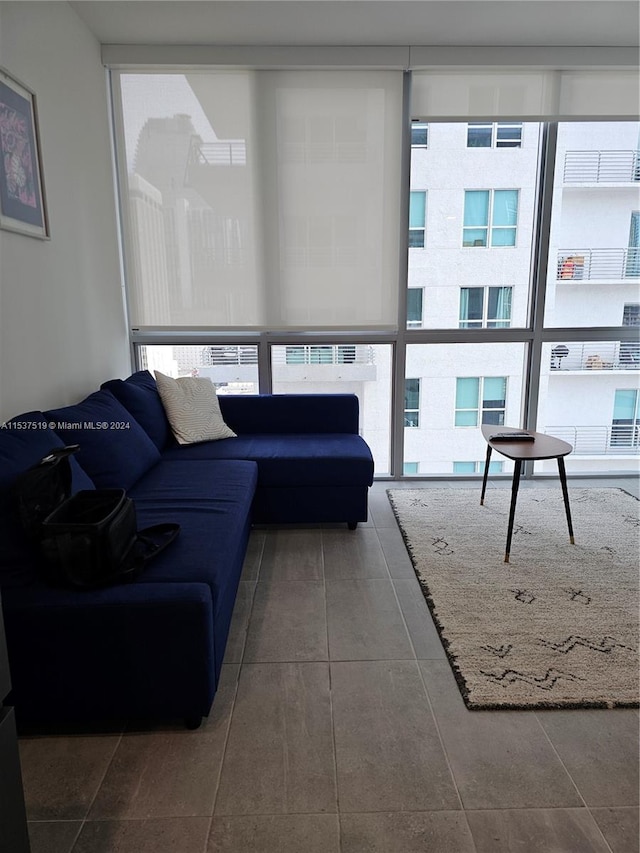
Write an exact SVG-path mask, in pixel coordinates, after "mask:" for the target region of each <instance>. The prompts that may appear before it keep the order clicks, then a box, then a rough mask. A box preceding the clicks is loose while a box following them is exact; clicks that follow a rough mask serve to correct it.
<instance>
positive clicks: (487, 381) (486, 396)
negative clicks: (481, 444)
mask: <svg viewBox="0 0 640 853" xmlns="http://www.w3.org/2000/svg"><path fill="white" fill-rule="evenodd" d="M506 398H507V379H506V377H505V376H465V377H458V378H457V379H456V411H455V425H456V426H457V427H477V426H478V425H479V424H481V423H482V424H496V425H498V426H503V425H504V415H505V407H506Z"/></svg>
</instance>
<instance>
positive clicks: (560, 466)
mask: <svg viewBox="0 0 640 853" xmlns="http://www.w3.org/2000/svg"><path fill="white" fill-rule="evenodd" d="M558 473H559V474H560V485H561V486H562V497H563V498H564V509H565V512H566V513H567V524H568V526H569V542H571V544H572V545H575V544H576V543H575V539H574V538H573V524H572V523H571V509H570V508H569V492H568V491H567V472H566V470H565V467H564V457H562V456H558Z"/></svg>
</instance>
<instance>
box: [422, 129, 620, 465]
mask: <svg viewBox="0 0 640 853" xmlns="http://www.w3.org/2000/svg"><path fill="white" fill-rule="evenodd" d="M476 124H482V125H484V126H485V127H486V128H491V127H492V123H491V122H490V121H486V122H477V123H476ZM541 127H542V125H541V124H538V123H536V122H526V123H525V124H524V125H523V134H522V147H521V148H517V149H513V150H508V149H507V150H500V151H498V150H496V148H490V147H487V148H483V149H482V150H478V149H472V148H468V147H467V130H468V127H467V123H466V122H430V123H429V148H417V147H416V148H412V149H411V189H412V190H414V191H416V192H419V191H425V190H426V191H427V193H428V199H427V202H428V203H427V206H426V220H425V229H426V231H428V232H429V239H428V240H427V237H426V231H425V236H424V245H422V243H421V237H422V234H421V233H420V234H419V235H416V236H415V237H413V236H412V237H411V238H410V240H411V243H410V245H415V246H416V247H419V248H420V251H419V252H418V251H415V249H413V250H412V251H410V252H409V253H408V254H409V260H408V276H407V287H409V288H417V287H420V288H424V316H423V320H422V326H421V328H423V329H457V328H463V329H464V328H480V327H482V326H483V325H486V326H489V325H490V323H493V324H497V323H499V324H501V325H510V326H511V327H512V328H523V327H525V326H526V325H527V323H528V315H529V304H530V283H531V281H532V275H531V259H532V257H533V252H532V247H533V233H534V213H535V205H536V197H537V192H538V183H539V176H538V173H539V159H540V136H541ZM494 132H495V131H494ZM480 161H481V162H480ZM503 187H508V188H509V189H507V190H504V192H506V193H508V196H506V197H504V199H503V200H504V201H505V203H506V202H507V201H508V200H509V198H510V199H511V201H513V200H514V199H515V198H516V196H515V195H514V193H516V191H517V200H518V204H517V207H518V216H517V223H516V220H514V224H513V225H503V226H498V227H496V228H493V234H492V233H491V229H492V227H493V222H492V221H491V220H490V219H488V217H489V216H490V211H491V206H492V202H491V203H489V198H490V196H491V195H493V192H494V189H496V188H497V191H498V192H502V191H503V190H502V189H501V188H503ZM465 202H466V204H465ZM465 208H466V210H465ZM465 214H466V218H465ZM510 216H513V211H512V213H511V214H510ZM472 223H473V224H472ZM516 228H517V234H516V233H515V232H516ZM503 229H504V231H503ZM498 232H500V233H498ZM492 237H493V241H494V242H493V245H496V246H498V245H499V246H500V248H496V250H495V251H485V252H470V251H469V249H470V248H486V247H488V246H491V245H492ZM503 247H508V251H507V249H504V250H503ZM506 255H508V257H505V256H506ZM487 287H496V288H509V287H510V288H512V294H511V304H510V314H507V313H506V309H507V305H506V302H505V316H504V317H503V316H496V317H493V318H492V317H491V316H490V315H489V318H488V320H489V322H487V317H486V315H485V316H484V318H483V317H481V316H479V317H478V319H477V320H472V319H470V318H469V319H467V318H466V315H465V314H464V312H463V311H461V308H462V307H463V306H462V305H461V288H484V289H485V290H486V288H487ZM628 301H631V300H628ZM509 317H510V321H509V319H508V318H509ZM495 327H496V326H495V325H494V326H493V328H495ZM421 470H422V469H421Z"/></svg>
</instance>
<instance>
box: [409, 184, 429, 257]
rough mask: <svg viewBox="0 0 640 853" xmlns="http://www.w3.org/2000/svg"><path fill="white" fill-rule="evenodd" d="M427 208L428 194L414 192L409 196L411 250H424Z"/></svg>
mask: <svg viewBox="0 0 640 853" xmlns="http://www.w3.org/2000/svg"><path fill="white" fill-rule="evenodd" d="M426 208H427V193H426V192H425V191H424V190H412V191H411V193H410V194H409V248H411V249H422V248H424V223H425V213H426Z"/></svg>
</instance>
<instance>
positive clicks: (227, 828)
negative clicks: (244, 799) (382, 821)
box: [207, 814, 340, 853]
mask: <svg viewBox="0 0 640 853" xmlns="http://www.w3.org/2000/svg"><path fill="white" fill-rule="evenodd" d="M239 851H242V853H270V852H271V851H273V853H276V851H277V853H301V851H304V853H340V833H339V827H338V816H337V815H327V814H324V815H316V814H304V815H252V816H248V817H244V816H242V817H237V816H233V817H217V816H216V817H214V819H213V825H212V827H211V836H210V838H209V845H208V847H207V853H239Z"/></svg>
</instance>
